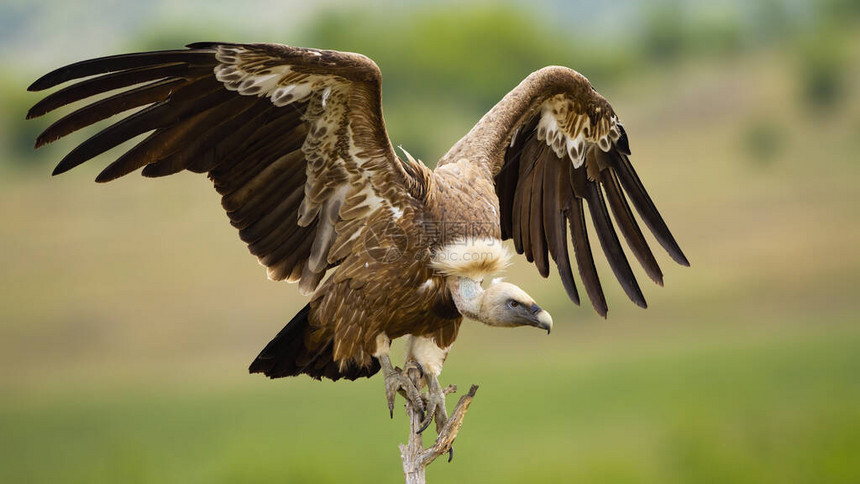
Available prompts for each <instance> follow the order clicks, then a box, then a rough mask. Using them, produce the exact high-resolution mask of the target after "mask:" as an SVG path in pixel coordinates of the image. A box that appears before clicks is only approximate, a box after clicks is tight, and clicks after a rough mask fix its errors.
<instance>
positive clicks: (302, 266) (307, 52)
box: [27, 43, 426, 294]
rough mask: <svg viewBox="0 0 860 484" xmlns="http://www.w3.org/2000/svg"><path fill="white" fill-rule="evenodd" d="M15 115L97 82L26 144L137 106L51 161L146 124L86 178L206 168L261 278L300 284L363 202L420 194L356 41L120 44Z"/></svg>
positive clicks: (55, 79)
mask: <svg viewBox="0 0 860 484" xmlns="http://www.w3.org/2000/svg"><path fill="white" fill-rule="evenodd" d="M84 77H86V78H87V79H84V80H82V81H79V82H77V83H76V84H73V85H71V86H68V87H66V88H64V89H61V90H59V91H57V92H55V93H53V94H51V95H49V96H47V97H46V98H45V99H43V100H42V101H41V102H39V103H38V104H36V105H35V106H33V108H32V109H30V111H29V113H28V114H27V118H28V119H29V118H34V117H38V116H42V115H43V114H45V113H47V112H49V111H52V110H54V109H56V108H59V107H62V106H65V105H67V104H70V103H73V102H76V101H79V100H82V99H87V98H90V97H91V96H95V95H102V94H106V93H108V92H110V91H114V90H117V89H121V90H120V91H119V92H118V93H115V94H112V95H109V96H103V97H102V98H101V99H98V100H96V101H93V102H90V103H88V104H86V105H84V106H83V107H81V108H80V109H78V110H77V111H74V112H72V113H71V114H69V115H67V116H65V117H63V118H61V119H60V120H59V121H57V122H55V123H54V124H52V125H51V126H50V127H48V128H47V129H46V130H45V131H44V132H43V133H42V134H41V135H40V136H39V138H38V139H37V140H36V148H38V147H40V146H42V145H44V144H46V143H50V142H52V141H55V140H57V139H59V138H61V137H63V136H65V135H67V134H69V133H72V132H73V131H76V130H78V129H80V128H83V127H86V126H89V125H91V124H93V123H96V122H98V121H101V120H103V119H106V118H108V117H111V116H114V115H116V114H119V113H122V112H125V111H127V110H130V109H133V108H139V107H143V108H142V109H139V110H138V111H136V112H134V113H132V114H130V115H128V116H126V117H124V118H122V119H120V120H118V121H116V122H114V123H113V124H111V125H109V126H107V127H106V128H105V129H103V130H102V131H101V132H99V133H97V134H95V135H94V136H92V137H91V138H89V139H87V140H86V141H84V142H83V143H81V144H80V145H79V146H77V147H76V148H75V149H74V150H72V151H71V152H70V153H69V154H68V155H67V156H66V157H65V158H63V159H62V161H60V163H59V164H58V165H57V167H56V169H55V170H54V174H55V175H56V174H59V173H63V172H65V171H67V170H70V169H72V168H74V167H75V166H77V165H79V164H81V163H83V162H85V161H87V160H89V159H91V158H93V157H95V156H97V155H99V154H101V153H104V152H105V151H107V150H109V149H111V148H114V147H116V146H117V145H119V144H120V143H123V142H125V141H128V140H130V139H132V138H134V137H136V136H138V135H141V134H144V133H150V134H149V135H148V136H147V137H146V138H145V139H143V140H142V141H140V142H139V143H137V144H136V145H134V146H133V147H132V148H130V149H128V150H127V151H125V152H124V153H122V155H121V156H120V157H119V158H118V159H117V160H116V161H114V162H113V163H111V164H110V165H108V166H107V168H105V169H104V171H102V172H101V173H100V174H99V176H98V177H97V178H96V181H98V182H106V181H110V180H113V179H115V178H118V177H121V176H123V175H126V174H128V173H130V172H132V171H135V170H137V169H138V168H141V167H142V168H143V175H144V176H149V177H157V176H164V175H170V174H172V173H176V172H179V171H182V170H190V171H194V172H198V173H202V172H206V173H208V175H209V177H210V178H211V179H212V180H213V182H214V185H215V189H216V190H217V191H218V193H220V194H221V196H222V205H223V207H224V209H225V210H226V211H227V214H228V215H229V217H230V222H231V224H232V225H233V226H235V227H236V228H237V229H239V236H240V237H241V239H242V240H243V241H244V242H246V243H247V244H248V247H249V249H250V251H251V253H252V254H254V255H255V256H257V258H258V259H259V261H260V263H261V264H263V265H265V266H266V267H267V268H268V275H269V278H271V279H273V280H283V279H286V280H287V281H290V282H297V281H298V282H299V288H300V290H301V291H302V292H303V293H306V294H307V293H311V292H313V291H314V290H315V289H316V287H317V286H318V285H319V282H320V281H321V280H322V278H323V276H324V275H325V272H326V270H327V269H329V268H331V267H333V266H335V265H337V264H339V263H340V261H342V260H343V259H344V258H345V257H346V256H347V255H348V254H349V253H350V252H351V251H352V250H353V249H354V247H355V242H356V239H357V238H358V237H359V235H360V233H361V231H362V229H363V228H364V226H365V221H366V219H367V217H369V215H370V214H372V213H375V212H376V211H377V210H385V211H386V212H396V211H397V210H402V209H403V208H404V207H405V206H406V205H408V204H410V203H413V202H414V201H415V200H420V199H422V198H423V193H424V189H425V186H424V183H425V176H426V168H424V167H423V166H421V165H419V164H417V163H413V162H412V161H407V162H401V161H400V160H399V159H398V158H397V156H396V155H395V154H394V151H393V149H392V146H391V142H390V141H389V139H388V134H387V133H386V130H385V124H384V121H383V119H382V108H381V75H380V72H379V68H378V67H377V66H376V64H375V63H374V62H373V61H372V60H370V59H368V58H367V57H364V56H362V55H359V54H352V53H344V52H335V51H325V50H316V49H303V48H296V47H288V46H284V45H277V44H224V43H197V44H191V45H189V46H188V49H187V50H170V51H159V52H144V53H137V54H124V55H117V56H110V57H103V58H99V59H92V60H87V61H82V62H78V63H75V64H71V65H68V66H66V67H62V68H60V69H57V70H55V71H53V72H51V73H49V74H46V75H45V76H43V77H42V78H40V79H39V80H37V81H36V82H34V83H33V84H32V85H31V86H30V87H29V90H30V91H41V90H44V89H48V88H51V87H54V86H57V85H59V84H62V83H64V82H66V81H70V80H73V79H80V78H84Z"/></svg>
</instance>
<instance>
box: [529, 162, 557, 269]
mask: <svg viewBox="0 0 860 484" xmlns="http://www.w3.org/2000/svg"><path fill="white" fill-rule="evenodd" d="M555 162H556V156H555V153H553V152H552V151H551V150H549V149H548V148H547V149H544V150H543V151H542V153H541V157H540V158H539V159H537V160H536V161H535V168H534V174H533V175H532V198H531V203H530V209H529V241H530V242H531V248H532V253H533V255H534V263H535V266H536V267H537V269H538V272H539V273H540V275H541V276H542V277H548V276H549V260H548V258H547V246H546V245H547V244H546V237H545V236H544V227H543V225H544V216H543V199H544V197H545V196H546V195H545V194H544V191H543V184H544V167H545V166H546V165H547V164H549V163H555Z"/></svg>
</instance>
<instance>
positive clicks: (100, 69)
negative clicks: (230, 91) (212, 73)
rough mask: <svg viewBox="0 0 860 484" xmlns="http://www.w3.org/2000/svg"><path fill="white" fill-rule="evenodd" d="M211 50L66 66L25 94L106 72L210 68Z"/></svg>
mask: <svg viewBox="0 0 860 484" xmlns="http://www.w3.org/2000/svg"><path fill="white" fill-rule="evenodd" d="M212 54H213V51H212V50H165V51H156V52H141V53H137V54H120V55H112V56H108V57H100V58H98V59H89V60H85V61H81V62H76V63H74V64H69V65H67V66H64V67H60V68H59V69H56V70H54V71H51V72H49V73H47V74H45V75H44V76H42V77H40V78H39V79H37V80H36V82H34V83H33V84H31V85H30V87H28V88H27V90H28V91H42V90H44V89H48V88H51V87H54V86H57V85H59V84H62V83H64V82H66V81H71V80H73V79H79V78H81V77H87V76H93V75H96V74H105V73H108V72H114V71H122V70H126V69H135V68H138V67H145V66H157V65H163V64H172V63H174V62H184V63H187V64H194V65H213V61H214V56H213V55H212Z"/></svg>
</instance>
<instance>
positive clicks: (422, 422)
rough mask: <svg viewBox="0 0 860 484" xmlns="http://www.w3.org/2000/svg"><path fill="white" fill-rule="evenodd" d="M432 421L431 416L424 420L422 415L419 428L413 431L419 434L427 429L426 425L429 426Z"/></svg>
mask: <svg viewBox="0 0 860 484" xmlns="http://www.w3.org/2000/svg"><path fill="white" fill-rule="evenodd" d="M432 421H433V419H432V418H428V419H426V420H425V419H424V418H423V417H422V419H421V428H420V429H418V430H416V431H415V433H416V434H419V435H420V434H421V432H424V431H425V430H427V427H429V426H430V422H432Z"/></svg>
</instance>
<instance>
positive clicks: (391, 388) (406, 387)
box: [379, 355, 424, 421]
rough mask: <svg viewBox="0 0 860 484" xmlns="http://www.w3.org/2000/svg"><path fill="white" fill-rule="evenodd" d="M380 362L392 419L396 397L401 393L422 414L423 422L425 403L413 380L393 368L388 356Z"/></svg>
mask: <svg viewBox="0 0 860 484" xmlns="http://www.w3.org/2000/svg"><path fill="white" fill-rule="evenodd" d="M379 361H380V364H381V366H382V374H383V376H384V378H385V398H386V400H387V401H388V413H389V415H390V416H391V418H394V399H395V395H397V394H398V393H400V394H401V395H403V397H404V398H406V399H407V400H408V401H409V402H411V403H412V405H414V406H415V408H417V409H418V411H419V412H421V419H422V421H423V420H424V402H423V401H422V400H421V394H420V393H419V392H418V389H416V388H415V385H414V384H413V383H412V380H411V379H410V378H409V377H408V376H407V375H406V374H405V371H404V370H401V369H400V368H394V367H392V366H391V361H390V360H389V359H388V356H387V355H386V356H381V357H380V358H379Z"/></svg>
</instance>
